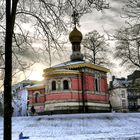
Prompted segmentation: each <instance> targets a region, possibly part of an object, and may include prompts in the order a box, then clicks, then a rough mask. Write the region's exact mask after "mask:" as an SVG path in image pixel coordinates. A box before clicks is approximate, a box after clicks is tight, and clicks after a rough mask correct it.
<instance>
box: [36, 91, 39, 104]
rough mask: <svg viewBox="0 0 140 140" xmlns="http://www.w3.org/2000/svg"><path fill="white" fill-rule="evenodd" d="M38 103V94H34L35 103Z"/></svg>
mask: <svg viewBox="0 0 140 140" xmlns="http://www.w3.org/2000/svg"><path fill="white" fill-rule="evenodd" d="M38 102H39V93H36V94H35V103H38Z"/></svg>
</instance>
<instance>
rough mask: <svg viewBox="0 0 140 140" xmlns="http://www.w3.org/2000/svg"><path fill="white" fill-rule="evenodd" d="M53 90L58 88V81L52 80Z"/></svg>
mask: <svg viewBox="0 0 140 140" xmlns="http://www.w3.org/2000/svg"><path fill="white" fill-rule="evenodd" d="M52 90H56V81H52Z"/></svg>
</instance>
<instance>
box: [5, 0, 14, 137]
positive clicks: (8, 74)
mask: <svg viewBox="0 0 140 140" xmlns="http://www.w3.org/2000/svg"><path fill="white" fill-rule="evenodd" d="M10 13H11V1H10V0H6V37H5V77H4V140H11V131H12V127H11V125H12V124H11V123H12V120H11V117H12V105H11V98H12V96H11V82H12V29H11V15H10Z"/></svg>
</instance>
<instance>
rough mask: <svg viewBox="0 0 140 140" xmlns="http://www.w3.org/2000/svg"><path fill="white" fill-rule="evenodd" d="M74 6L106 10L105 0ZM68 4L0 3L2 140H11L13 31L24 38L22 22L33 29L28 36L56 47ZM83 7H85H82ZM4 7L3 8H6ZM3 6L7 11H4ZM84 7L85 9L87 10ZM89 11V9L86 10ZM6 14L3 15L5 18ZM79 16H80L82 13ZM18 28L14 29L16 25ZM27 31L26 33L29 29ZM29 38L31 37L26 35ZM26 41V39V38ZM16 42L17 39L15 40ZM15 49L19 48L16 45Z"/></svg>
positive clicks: (42, 0) (15, 0) (40, 1)
mask: <svg viewBox="0 0 140 140" xmlns="http://www.w3.org/2000/svg"><path fill="white" fill-rule="evenodd" d="M74 3H75V7H73V9H77V8H78V7H76V6H77V5H78V6H80V3H82V5H81V8H80V9H83V11H82V12H83V13H84V11H87V9H88V7H89V6H90V7H92V6H93V7H92V8H97V9H102V8H106V3H105V0H86V1H82V0H79V1H78V3H77V1H76V0H74ZM67 4H69V5H70V6H73V1H72V0H65V1H60V0H57V1H50V0H37V1H33V0H28V1H26V0H21V1H19V0H6V1H4V0H2V1H1V2H0V7H1V8H2V9H0V20H1V21H5V19H6V24H5V23H3V22H1V23H2V24H1V25H0V27H1V28H2V29H1V30H2V32H4V31H3V30H5V33H6V35H5V41H4V42H5V49H4V55H5V57H4V62H5V77H4V140H11V122H12V121H11V115H12V106H11V83H12V51H13V50H12V46H13V40H12V39H13V38H15V37H16V36H15V34H16V33H18V31H17V30H16V28H17V27H20V28H19V31H20V34H22V35H23V36H24V37H25V34H23V32H22V30H21V29H22V27H21V26H19V25H22V24H23V23H24V24H26V23H31V26H30V28H31V27H34V29H35V31H36V32H35V33H32V32H31V36H32V35H34V38H35V39H36V38H37V39H41V38H46V40H47V41H48V45H50V44H49V43H50V42H53V46H55V47H56V48H57V47H58V46H59V45H57V43H56V42H57V39H58V38H57V35H58V34H59V31H61V32H62V31H63V30H64V25H63V22H62V21H63V20H62V17H63V15H64V11H66V9H67ZM83 4H84V5H86V6H83ZM5 5H6V6H5ZM3 7H6V10H5V9H3ZM86 8H87V9H86ZM89 9H90V8H89ZM5 14H6V16H5ZM81 15H82V14H81ZM16 25H17V26H16ZM30 28H28V30H30ZM28 36H30V35H28ZM25 38H26V37H25ZM15 42H16V43H17V41H16V38H15ZM17 47H20V45H19V44H17Z"/></svg>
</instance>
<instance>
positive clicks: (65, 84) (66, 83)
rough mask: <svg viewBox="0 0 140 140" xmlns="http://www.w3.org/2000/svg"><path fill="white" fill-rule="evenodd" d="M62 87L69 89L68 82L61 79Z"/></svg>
mask: <svg viewBox="0 0 140 140" xmlns="http://www.w3.org/2000/svg"><path fill="white" fill-rule="evenodd" d="M63 89H64V90H66V89H69V82H68V81H67V80H64V81H63Z"/></svg>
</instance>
